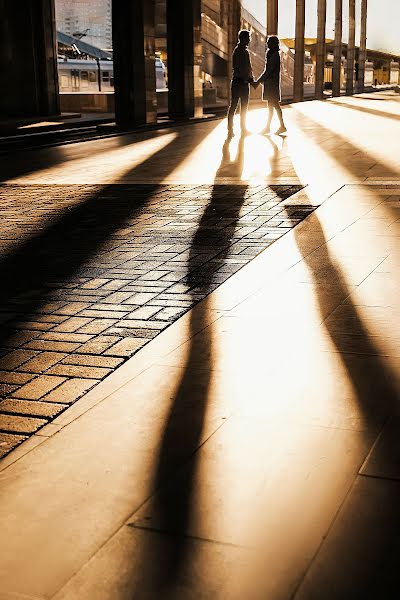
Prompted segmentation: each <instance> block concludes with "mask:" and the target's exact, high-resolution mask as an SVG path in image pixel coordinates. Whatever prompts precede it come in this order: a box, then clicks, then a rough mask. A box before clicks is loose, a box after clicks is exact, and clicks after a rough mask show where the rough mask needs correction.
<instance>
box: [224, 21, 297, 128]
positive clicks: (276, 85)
mask: <svg viewBox="0 0 400 600" xmlns="http://www.w3.org/2000/svg"><path fill="white" fill-rule="evenodd" d="M249 44H250V32H249V31H248V30H247V29H242V30H241V31H239V37H238V44H237V46H236V48H235V50H234V52H233V56H232V63H233V77H232V84H231V104H230V107H229V111H228V137H233V135H234V134H233V117H234V115H235V112H236V109H237V107H238V104H239V102H240V126H241V132H242V135H243V134H246V133H247V129H246V117H247V109H248V105H249V96H250V85H251V86H253V87H254V88H257V87H258V86H259V85H260V83H261V84H262V85H263V88H264V89H263V100H265V101H266V102H268V120H267V124H266V126H265V128H264V129H263V132H262V133H264V134H268V133H270V130H271V121H272V117H273V114H274V110H275V112H276V114H277V117H278V119H279V122H280V127H279V129H278V131H277V132H276V133H277V134H278V135H279V134H282V133H285V132H286V127H285V123H284V121H283V116H282V109H281V107H280V101H281V86H280V71H281V59H280V56H279V39H278V38H277V37H276V36H274V35H272V36H270V37H269V38H268V42H267V46H268V52H267V56H266V63H265V69H264V71H263V73H262V74H261V75H260V77H259V78H258V79H257V80H255V79H254V76H253V69H252V66H251V60H250V54H249V51H248V46H249Z"/></svg>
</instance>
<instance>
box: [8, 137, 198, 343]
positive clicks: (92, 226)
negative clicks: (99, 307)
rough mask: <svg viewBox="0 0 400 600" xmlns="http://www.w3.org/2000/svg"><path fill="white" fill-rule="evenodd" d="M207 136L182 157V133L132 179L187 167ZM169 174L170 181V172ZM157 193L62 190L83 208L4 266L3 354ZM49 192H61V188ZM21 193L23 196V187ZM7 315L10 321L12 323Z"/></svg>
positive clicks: (62, 217)
mask: <svg viewBox="0 0 400 600" xmlns="http://www.w3.org/2000/svg"><path fill="white" fill-rule="evenodd" d="M182 132H183V130H182ZM204 135H206V133H205V132H202V133H201V134H200V135H193V136H192V137H186V139H185V144H184V145H185V149H186V152H184V153H183V154H180V153H179V151H181V150H182V148H181V146H182V144H181V134H180V133H178V134H177V137H176V138H174V139H173V140H172V141H171V142H170V143H169V144H168V145H167V146H165V147H164V148H162V149H161V150H160V151H159V152H157V153H155V154H154V155H152V156H151V157H149V158H148V159H147V160H145V161H144V162H143V163H141V164H140V165H139V166H137V167H136V168H135V169H133V170H131V171H130V173H128V174H126V176H127V177H132V176H134V177H136V178H138V179H140V178H141V176H143V179H148V178H149V174H150V176H151V173H155V174H157V173H158V171H159V169H158V166H159V162H160V161H163V160H164V162H167V164H168V172H169V173H170V172H172V171H173V170H174V169H175V168H176V167H177V165H178V164H179V163H180V162H181V160H182V159H181V158H180V157H182V156H185V154H186V153H187V152H190V151H191V150H192V149H193V148H194V147H195V146H196V145H197V144H198V143H199V141H201V139H202V137H203V136H204ZM178 157H179V158H178ZM164 174H165V175H168V173H167V172H165V173H164ZM93 187H94V188H95V190H94V192H93V191H92V190H93ZM157 187H158V185H157V184H155V185H151V184H150V185H143V186H138V185H136V184H133V185H126V184H123V185H115V184H111V185H106V186H62V188H67V190H68V192H69V193H76V195H77V197H78V202H77V203H76V204H75V205H73V206H72V207H71V206H67V208H66V209H65V210H64V211H62V212H61V214H59V213H57V214H56V216H55V217H54V219H53V220H52V221H50V222H47V223H46V224H45V227H44V228H43V229H41V228H40V227H39V228H38V232H37V233H36V234H34V235H33V236H31V237H30V238H28V239H26V240H24V241H22V242H21V243H20V244H17V245H16V247H14V248H13V249H12V251H11V252H9V253H8V254H5V255H3V257H2V259H1V261H0V281H1V282H2V286H1V291H0V311H1V312H3V313H4V314H5V316H4V315H3V316H4V320H5V324H4V326H3V328H2V330H1V332H0V348H1V347H4V346H8V345H9V343H10V340H11V339H12V338H13V336H14V335H15V333H16V329H18V323H19V322H20V321H21V320H22V321H23V320H24V318H25V316H26V315H34V314H36V313H38V312H40V309H41V307H42V306H43V305H44V304H46V303H47V302H48V297H49V295H50V296H51V294H52V293H53V291H54V284H57V282H65V281H68V280H69V279H70V278H71V277H73V276H76V275H77V274H79V273H80V270H81V269H82V268H83V267H84V266H85V264H86V263H87V262H88V261H89V260H90V259H91V258H92V257H93V256H94V255H95V254H96V253H98V252H99V251H101V249H102V247H103V245H104V244H105V243H107V241H108V240H109V239H110V237H111V236H112V235H113V234H114V233H115V232H116V231H118V229H119V228H121V227H122V226H123V225H124V224H125V223H126V222H128V221H130V220H132V219H135V217H137V216H138V215H140V213H141V211H143V209H144V208H145V206H146V205H147V203H148V201H149V200H150V198H151V196H152V194H153V193H154V191H155V190H156V189H157ZM48 188H49V190H57V189H58V190H59V189H60V188H57V186H48ZM15 189H16V193H18V190H19V188H18V186H17V187H16V188H15ZM32 189H33V188H32ZM75 190H76V192H75ZM88 190H89V191H88ZM27 193H28V194H29V191H28V192H27ZM67 301H68V300H66V302H67ZM15 314H16V315H17V316H14V315H15ZM7 315H10V319H9V320H7Z"/></svg>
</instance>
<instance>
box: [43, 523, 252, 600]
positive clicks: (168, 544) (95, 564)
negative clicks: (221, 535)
mask: <svg viewBox="0 0 400 600" xmlns="http://www.w3.org/2000/svg"><path fill="white" fill-rule="evenodd" d="M249 555H250V553H249V551H248V550H246V549H244V548H239V547H235V546H231V545H224V544H217V543H212V542H209V541H206V540H197V539H193V538H182V537H176V536H169V535H165V534H160V533H157V532H151V531H144V530H140V529H137V528H132V527H127V526H124V527H123V528H122V529H121V530H120V531H119V532H118V533H117V534H116V535H115V536H114V537H113V538H112V539H111V540H110V541H109V542H108V543H107V544H106V545H105V546H104V547H103V548H101V550H100V551H99V552H98V553H97V554H96V555H95V556H94V557H93V559H92V560H91V561H90V562H89V563H88V564H87V565H86V566H85V567H84V568H83V569H82V570H81V571H80V572H79V573H78V574H77V575H75V576H74V577H73V578H72V580H71V581H70V582H69V583H68V584H67V585H66V586H65V587H64V588H63V589H62V590H60V592H59V593H57V594H56V596H55V597H54V600H76V599H77V598H87V599H88V600H89V599H91V600H94V599H95V600H132V599H133V598H140V599H143V600H158V599H161V598H165V599H169V600H188V599H193V600H194V599H196V600H208V599H210V598H213V599H216V600H231V599H232V600H233V599H237V600H239V598H242V597H243V593H244V592H245V589H246V588H247V586H245V585H244V582H243V580H242V579H241V578H242V577H243V575H244V573H245V572H246V568H247V569H248V561H249ZM252 598H255V596H252ZM260 600H261V596H260Z"/></svg>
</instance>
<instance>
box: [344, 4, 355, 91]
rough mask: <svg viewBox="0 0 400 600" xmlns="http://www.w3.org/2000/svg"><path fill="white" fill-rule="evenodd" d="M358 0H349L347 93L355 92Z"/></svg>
mask: <svg viewBox="0 0 400 600" xmlns="http://www.w3.org/2000/svg"><path fill="white" fill-rule="evenodd" d="M355 46H356V0H349V43H348V45H347V61H346V94H347V95H348V96H351V95H352V94H353V92H354V62H355V52H356V48H355Z"/></svg>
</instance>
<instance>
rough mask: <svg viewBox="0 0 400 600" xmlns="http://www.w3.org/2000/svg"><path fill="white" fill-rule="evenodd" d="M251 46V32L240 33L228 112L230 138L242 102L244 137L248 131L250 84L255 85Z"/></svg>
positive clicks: (234, 53)
mask: <svg viewBox="0 0 400 600" xmlns="http://www.w3.org/2000/svg"><path fill="white" fill-rule="evenodd" d="M249 44H250V31H247V29H242V30H241V31H239V36H238V44H237V46H236V48H235V50H234V51H233V56H232V62H233V77H232V83H231V105H230V107H229V111H228V136H229V137H233V135H234V134H233V117H234V116H235V112H236V109H237V106H238V104H239V101H240V127H241V130H242V135H243V134H245V133H246V132H247V131H246V116H247V109H248V106H249V94H250V88H249V84H250V83H253V81H254V77H253V69H252V66H251V60H250V54H249V51H248V49H247V47H248V45H249Z"/></svg>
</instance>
